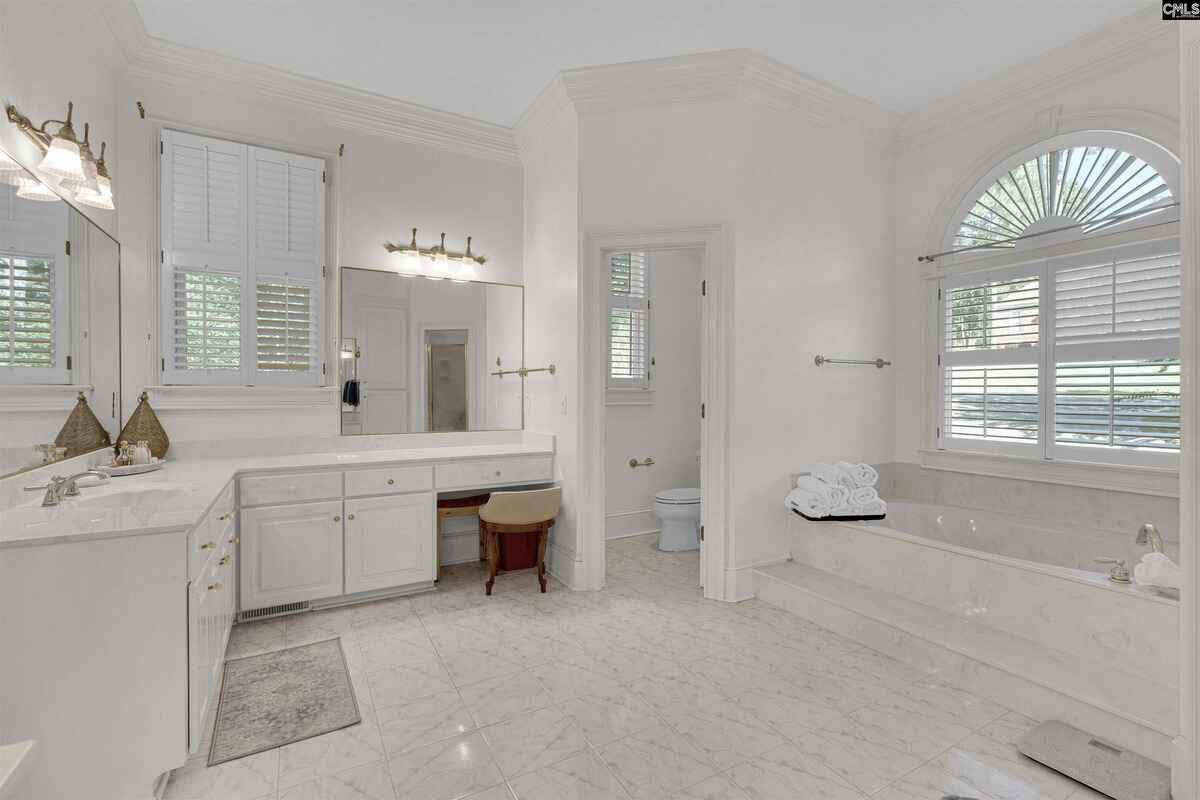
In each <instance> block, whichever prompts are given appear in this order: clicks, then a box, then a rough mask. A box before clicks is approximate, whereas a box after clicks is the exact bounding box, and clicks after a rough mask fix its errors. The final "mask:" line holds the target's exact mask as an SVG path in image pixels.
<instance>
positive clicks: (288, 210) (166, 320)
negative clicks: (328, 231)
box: [160, 131, 325, 385]
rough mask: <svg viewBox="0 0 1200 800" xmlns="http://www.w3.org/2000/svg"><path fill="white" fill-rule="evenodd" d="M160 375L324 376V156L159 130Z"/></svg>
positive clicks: (230, 380) (193, 378)
mask: <svg viewBox="0 0 1200 800" xmlns="http://www.w3.org/2000/svg"><path fill="white" fill-rule="evenodd" d="M162 160H163V165H162V170H161V177H162V186H161V204H162V210H161V215H160V216H161V220H162V244H163V254H162V262H163V280H162V287H163V309H164V313H163V343H164V344H163V360H162V369H163V380H164V382H165V383H182V384H207V383H223V384H249V385H253V384H272V383H274V384H310V385H315V384H319V383H320V382H321V380H322V377H321V376H322V363H321V361H322V357H321V346H320V341H321V340H320V321H321V315H322V313H323V300H324V274H323V272H324V270H323V264H324V248H325V235H324V231H325V205H324V202H325V184H324V162H323V161H322V160H321V159H317V158H311V157H308V156H302V155H296V154H292V153H283V152H280V151H276V150H270V149H267V148H261V147H254V146H250V145H245V144H239V143H236V142H228V141H224V140H220V139H213V138H211V137H204V136H195V135H192V134H186V133H180V132H177V131H163V146H162Z"/></svg>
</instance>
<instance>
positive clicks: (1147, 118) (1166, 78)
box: [891, 22, 1179, 462]
mask: <svg viewBox="0 0 1200 800" xmlns="http://www.w3.org/2000/svg"><path fill="white" fill-rule="evenodd" d="M1149 24H1152V25H1162V24H1163V23H1159V22H1150V23H1149ZM1161 44H1162V46H1161V47H1156V48H1154V49H1152V50H1148V51H1147V53H1146V54H1145V56H1144V57H1143V58H1141V59H1139V60H1137V61H1134V62H1133V63H1128V62H1127V61H1119V62H1118V63H1117V65H1116V67H1114V68H1110V69H1098V70H1092V71H1090V72H1088V73H1086V79H1084V80H1079V79H1075V80H1074V81H1073V82H1072V80H1070V79H1071V77H1072V76H1070V75H1066V76H1065V78H1064V79H1062V80H1055V71H1054V70H1055V64H1057V63H1058V62H1057V61H1055V60H1054V57H1053V56H1052V57H1050V58H1047V59H1042V60H1041V61H1040V63H1041V64H1042V68H1043V69H1044V70H1045V71H1046V73H1047V74H1046V77H1045V79H1044V80H1043V81H1042V83H1041V85H1042V86H1044V87H1046V88H1045V89H1044V90H1043V91H1042V92H1041V93H1039V94H1028V93H1026V94H1023V95H1021V96H1018V97H1015V98H1011V99H1010V100H1009V102H1008V103H1006V104H1003V105H1001V106H999V107H998V108H996V109H995V112H996V113H995V114H993V115H990V116H987V115H972V116H969V117H963V118H955V117H953V116H952V115H951V116H949V117H947V118H946V119H944V120H943V122H942V124H941V125H940V126H939V127H938V128H937V129H935V130H932V131H924V132H922V133H921V135H904V136H903V137H902V140H901V141H902V142H903V147H904V149H903V150H902V151H901V152H900V153H899V154H898V155H897V157H896V167H895V169H896V187H897V191H896V194H895V202H894V206H893V209H892V212H891V215H892V216H893V218H894V220H895V230H896V245H895V256H894V267H895V287H896V298H895V309H896V313H895V321H896V326H895V350H894V353H895V356H896V359H895V361H896V366H895V368H894V374H895V380H896V404H895V411H894V415H895V430H896V448H895V459H896V460H897V461H908V462H915V461H918V459H919V456H918V451H919V449H920V448H922V447H927V446H930V445H932V443H933V442H934V438H933V434H932V422H931V415H930V413H929V409H930V408H931V404H932V403H933V402H934V400H935V398H936V394H935V393H934V391H935V387H933V386H930V385H929V384H930V380H929V377H928V376H929V372H928V369H927V367H928V362H927V361H926V357H927V356H929V355H930V354H932V353H934V352H936V350H935V347H936V343H935V342H926V341H925V339H926V337H927V335H928V330H929V315H930V314H932V313H933V311H932V310H931V309H928V308H927V306H926V302H927V293H926V292H925V289H926V288H927V284H926V282H924V281H922V280H921V278H920V275H921V269H920V265H918V264H917V256H919V255H923V254H925V253H931V252H937V251H940V250H943V249H944V247H943V237H944V235H945V232H946V230H947V226H948V225H949V224H950V223H951V219H950V217H951V215H952V214H953V212H954V211H955V209H956V208H957V207H958V205H959V203H960V202H961V201H962V200H963V198H964V197H965V195H966V193H967V192H968V191H970V190H971V189H972V188H973V187H974V185H975V183H976V182H977V181H978V180H979V179H980V177H982V176H983V175H984V174H985V173H986V172H987V171H988V170H989V169H991V168H992V167H994V166H995V164H996V163H998V162H999V161H1001V160H1003V159H1004V158H1005V157H1006V156H1009V155H1011V154H1012V153H1015V152H1017V151H1019V150H1022V149H1024V148H1026V147H1029V146H1030V145H1033V144H1036V143H1037V142H1040V141H1042V140H1044V139H1047V138H1049V137H1051V136H1054V135H1056V134H1058V133H1066V132H1070V131H1077V130H1124V131H1128V132H1131V133H1136V134H1140V135H1142V136H1146V137H1148V138H1151V139H1153V140H1155V141H1157V142H1158V143H1159V144H1161V145H1163V146H1164V147H1166V148H1168V149H1169V150H1171V151H1173V152H1176V153H1178V151H1179V122H1178V120H1179V94H1178V93H1179V67H1178V49H1177V48H1178V42H1177V41H1175V40H1174V39H1173V38H1171V37H1168V38H1167V39H1165V40H1164V41H1163V42H1161ZM1035 66H1036V64H1035ZM923 116H928V114H927V113H926V112H924V111H918V112H915V113H914V114H913V115H912V116H911V118H910V119H909V120H907V121H906V123H905V126H906V128H907V127H915V126H916V125H918V124H920V123H921V122H922V118H923ZM904 132H905V129H903V128H902V133H904Z"/></svg>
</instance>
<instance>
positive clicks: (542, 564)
mask: <svg viewBox="0 0 1200 800" xmlns="http://www.w3.org/2000/svg"><path fill="white" fill-rule="evenodd" d="M549 538H550V529H549V528H547V527H545V526H543V527H542V529H541V530H540V531H538V560H537V572H538V583H539V584H541V586H542V594H545V593H546V540H547V539H549Z"/></svg>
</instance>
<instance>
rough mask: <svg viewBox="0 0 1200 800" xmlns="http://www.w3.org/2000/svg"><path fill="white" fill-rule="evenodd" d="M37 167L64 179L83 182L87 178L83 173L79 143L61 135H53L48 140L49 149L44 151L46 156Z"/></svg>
mask: <svg viewBox="0 0 1200 800" xmlns="http://www.w3.org/2000/svg"><path fill="white" fill-rule="evenodd" d="M38 169H39V170H40V171H42V172H44V173H46V174H47V175H50V176H52V177H55V178H58V179H60V180H64V181H76V182H79V183H83V182H84V181H85V180H87V176H85V175H84V173H83V159H82V158H80V156H79V143H78V142H75V141H72V140H71V139H67V138H64V137H62V136H55V137H54V139H53V140H52V141H51V142H50V149H49V150H47V151H46V157H45V158H43V159H42V163H41V164H39V165H38Z"/></svg>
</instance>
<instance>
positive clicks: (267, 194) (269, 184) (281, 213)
mask: <svg viewBox="0 0 1200 800" xmlns="http://www.w3.org/2000/svg"><path fill="white" fill-rule="evenodd" d="M249 157H250V186H251V192H250V198H251V200H250V202H251V206H252V208H251V214H250V238H251V241H252V242H253V247H252V248H251V254H250V270H251V273H252V274H253V276H254V286H255V316H254V320H255V333H254V346H255V355H254V370H255V374H254V379H253V382H254V383H318V382H319V378H320V369H321V364H320V361H321V359H320V336H319V325H318V323H319V321H320V319H321V313H322V312H321V296H322V292H321V291H320V286H321V267H322V264H323V263H324V252H325V243H324V230H325V205H324V200H325V186H324V182H323V180H322V173H323V169H324V162H323V161H321V160H320V159H316V158H309V157H307V156H299V155H293V154H290V153H282V152H279V151H276V150H268V149H266V148H262V147H251V148H249Z"/></svg>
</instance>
